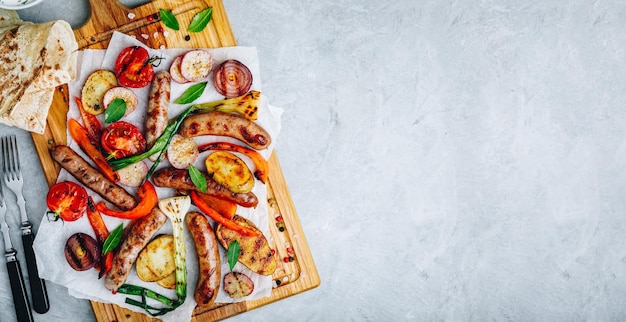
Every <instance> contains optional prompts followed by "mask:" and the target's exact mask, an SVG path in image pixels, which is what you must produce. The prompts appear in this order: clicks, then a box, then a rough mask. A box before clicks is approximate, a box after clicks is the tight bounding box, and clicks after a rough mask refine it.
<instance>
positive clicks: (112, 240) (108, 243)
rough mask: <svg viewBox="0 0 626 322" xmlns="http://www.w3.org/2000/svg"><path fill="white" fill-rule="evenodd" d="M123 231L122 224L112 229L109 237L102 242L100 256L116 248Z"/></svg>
mask: <svg viewBox="0 0 626 322" xmlns="http://www.w3.org/2000/svg"><path fill="white" fill-rule="evenodd" d="M123 231H124V224H120V225H119V226H117V228H115V229H113V231H112V232H111V234H109V237H107V239H106V240H105V241H104V244H103V245H102V255H105V254H106V253H108V252H110V251H112V250H114V249H115V247H117V245H118V244H119V243H120V240H122V232H123Z"/></svg>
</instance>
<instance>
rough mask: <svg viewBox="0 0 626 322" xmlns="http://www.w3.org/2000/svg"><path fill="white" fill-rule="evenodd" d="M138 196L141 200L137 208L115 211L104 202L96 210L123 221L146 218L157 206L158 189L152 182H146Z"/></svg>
mask: <svg viewBox="0 0 626 322" xmlns="http://www.w3.org/2000/svg"><path fill="white" fill-rule="evenodd" d="M137 196H138V197H139V198H141V200H140V201H139V203H137V206H136V207H135V208H133V209H130V210H127V211H115V210H111V209H109V208H108V207H107V206H106V204H105V203H104V201H100V202H99V203H98V204H97V205H96V209H97V210H98V211H99V212H101V213H103V214H105V215H107V216H111V217H117V218H122V219H137V218H141V217H144V216H146V215H147V214H149V213H150V212H151V211H152V208H154V206H156V204H157V201H158V198H159V196H157V192H156V189H154V186H153V185H152V183H150V181H144V183H143V184H142V185H141V187H139V190H137Z"/></svg>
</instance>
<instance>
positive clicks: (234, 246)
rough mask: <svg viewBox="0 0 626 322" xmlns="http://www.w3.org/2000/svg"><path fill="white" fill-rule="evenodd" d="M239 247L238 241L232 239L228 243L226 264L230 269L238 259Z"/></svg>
mask: <svg viewBox="0 0 626 322" xmlns="http://www.w3.org/2000/svg"><path fill="white" fill-rule="evenodd" d="M240 249H241V247H240V246H239V242H238V241H236V240H233V241H231V242H230V245H228V266H230V270H231V271H232V270H233V267H235V264H237V259H239V251H240Z"/></svg>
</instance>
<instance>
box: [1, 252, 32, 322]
mask: <svg viewBox="0 0 626 322" xmlns="http://www.w3.org/2000/svg"><path fill="white" fill-rule="evenodd" d="M7 271H8V272H9V280H10V281H11V292H12V293H13V303H14V304H15V313H16V314H17V320H18V321H20V322H22V321H33V312H31V311H30V305H29V304H28V296H27V295H26V286H25V285H24V277H22V268H21V267H20V262H18V261H10V262H7Z"/></svg>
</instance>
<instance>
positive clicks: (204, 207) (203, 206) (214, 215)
mask: <svg viewBox="0 0 626 322" xmlns="http://www.w3.org/2000/svg"><path fill="white" fill-rule="evenodd" d="M191 201H193V203H194V204H195V205H196V207H198V209H200V211H202V212H203V213H205V214H206V215H207V216H209V217H211V219H213V220H215V222H217V223H219V224H222V225H224V227H226V228H229V229H232V230H234V231H236V232H238V233H240V234H242V235H245V236H258V235H259V233H258V232H257V231H254V230H251V229H250V228H248V227H243V226H240V225H238V224H237V223H236V222H234V221H232V220H230V219H228V218H226V217H224V216H222V215H220V214H219V213H218V212H217V211H215V210H213V208H211V206H209V205H208V204H207V203H206V202H204V200H202V198H200V196H198V193H196V192H195V191H191Z"/></svg>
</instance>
